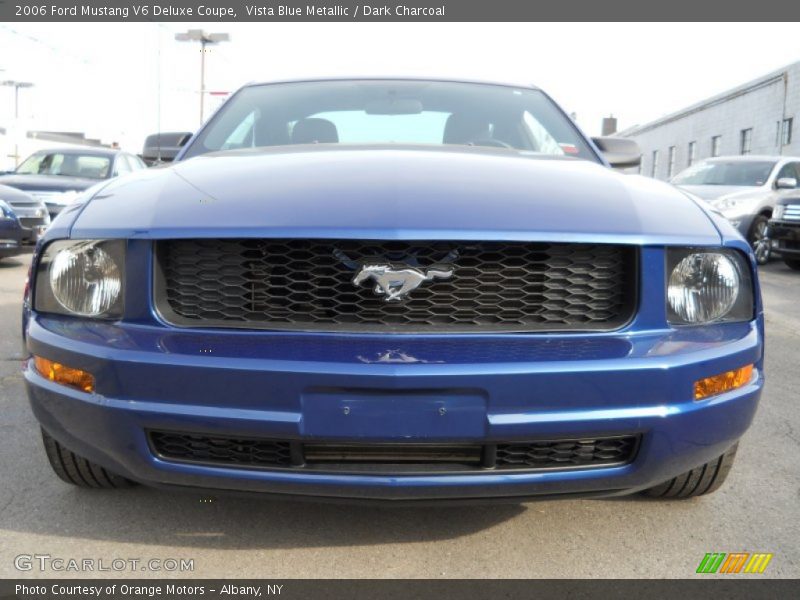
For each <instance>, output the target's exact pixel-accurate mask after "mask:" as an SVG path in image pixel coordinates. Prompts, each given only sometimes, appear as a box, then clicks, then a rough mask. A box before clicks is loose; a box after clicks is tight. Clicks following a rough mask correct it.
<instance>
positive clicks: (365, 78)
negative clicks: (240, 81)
mask: <svg viewBox="0 0 800 600" xmlns="http://www.w3.org/2000/svg"><path fill="white" fill-rule="evenodd" d="M324 81H430V82H437V81H438V82H443V83H473V84H481V85H497V86H503V87H515V88H528V89H533V90H538V89H539V88H538V87H536V86H535V85H532V84H531V83H529V82H521V81H496V80H483V79H473V78H469V77H467V78H462V77H432V76H430V75H420V76H413V75H409V76H404V75H367V76H365V75H353V76H344V75H342V76H335V77H331V76H322V77H303V78H290V79H276V80H266V81H251V82H249V83H247V84H245V85H244V86H242V87H253V86H258V85H272V84H278V83H313V82H324Z"/></svg>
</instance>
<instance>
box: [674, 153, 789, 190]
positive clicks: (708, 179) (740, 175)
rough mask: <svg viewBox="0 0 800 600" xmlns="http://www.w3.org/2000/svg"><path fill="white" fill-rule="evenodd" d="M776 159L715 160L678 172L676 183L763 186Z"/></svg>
mask: <svg viewBox="0 0 800 600" xmlns="http://www.w3.org/2000/svg"><path fill="white" fill-rule="evenodd" d="M774 166H775V162H774V161H743V160H742V161H730V162H724V161H714V162H703V163H699V164H697V165H695V166H693V167H689V168H688V169H686V170H685V171H683V172H682V173H680V174H678V175H677V176H676V177H675V178H674V179H673V180H672V183H674V184H676V185H736V186H748V187H755V186H762V185H764V184H765V183H766V182H767V179H769V174H770V172H771V171H772V169H773V167H774Z"/></svg>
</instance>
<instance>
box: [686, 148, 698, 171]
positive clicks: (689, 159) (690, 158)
mask: <svg viewBox="0 0 800 600" xmlns="http://www.w3.org/2000/svg"><path fill="white" fill-rule="evenodd" d="M696 158H697V142H689V151H688V152H687V153H686V166H687V167H691V166H692V165H693V164H694V161H695V159H696Z"/></svg>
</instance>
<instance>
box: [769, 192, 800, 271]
mask: <svg viewBox="0 0 800 600" xmlns="http://www.w3.org/2000/svg"><path fill="white" fill-rule="evenodd" d="M769 239H770V240H771V241H772V242H773V244H774V246H775V248H776V249H777V250H778V252H780V254H781V258H782V259H783V262H785V263H786V265H787V266H788V267H790V268H792V269H794V270H795V271H800V193H794V194H791V195H789V196H786V197H784V198H781V199H780V200H778V204H777V205H776V206H775V210H774V211H773V212H772V219H771V220H770V222H769Z"/></svg>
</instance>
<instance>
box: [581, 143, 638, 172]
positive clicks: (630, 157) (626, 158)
mask: <svg viewBox="0 0 800 600" xmlns="http://www.w3.org/2000/svg"><path fill="white" fill-rule="evenodd" d="M592 141H593V142H594V143H595V145H596V146H597V147H598V148H599V149H600V151H601V152H602V153H603V155H604V156H605V157H606V160H607V161H608V162H609V163H610V164H611V166H612V167H614V168H615V169H627V168H629V167H638V166H639V164H640V163H641V162H642V151H641V150H640V149H639V144H637V143H636V142H635V141H633V140H629V139H628V138H620V137H595V138H592Z"/></svg>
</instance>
